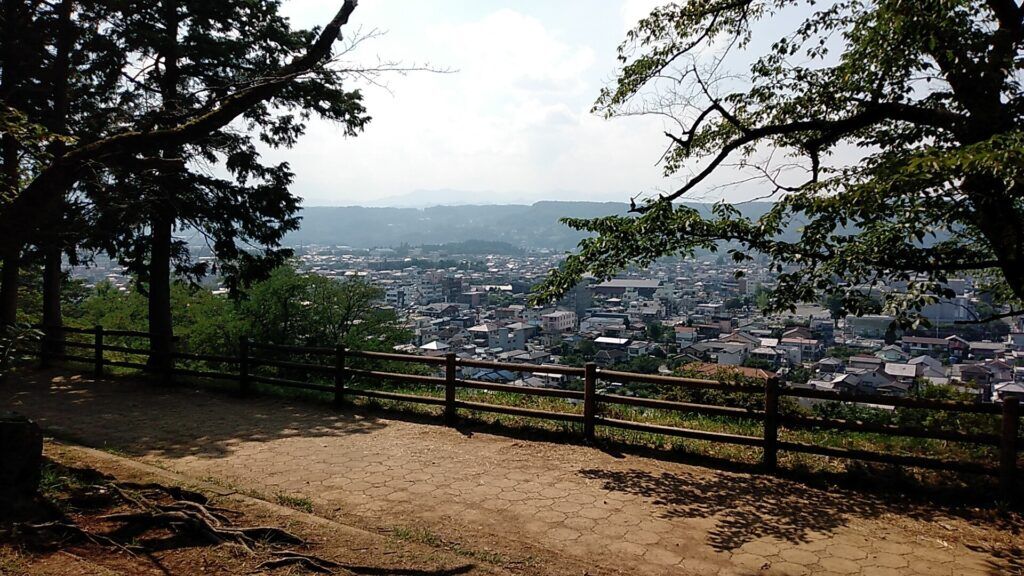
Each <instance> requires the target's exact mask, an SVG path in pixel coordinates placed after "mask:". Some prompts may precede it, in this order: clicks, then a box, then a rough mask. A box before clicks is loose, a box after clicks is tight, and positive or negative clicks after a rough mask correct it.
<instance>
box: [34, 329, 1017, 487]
mask: <svg viewBox="0 0 1024 576" xmlns="http://www.w3.org/2000/svg"><path fill="white" fill-rule="evenodd" d="M43 333H44V337H43V339H42V343H41V344H42V345H41V346H40V350H39V351H38V354H39V356H40V357H41V359H42V361H43V363H44V365H45V364H47V363H48V362H50V361H52V360H69V361H74V362H86V363H91V364H93V367H94V370H95V373H96V375H97V376H99V375H102V374H103V373H104V370H105V367H106V366H116V367H125V368H134V369H139V370H147V371H151V372H152V371H154V370H155V369H154V368H153V367H152V366H153V364H152V363H151V362H149V355H150V349H149V348H148V347H146V348H137V347H133V346H128V345H124V344H117V345H114V344H109V343H106V342H105V341H104V338H105V337H111V338H138V339H143V340H147V344H148V343H149V342H148V341H149V340H151V339H153V338H154V336H155V335H153V334H149V333H147V332H136V331H132V330H107V329H104V328H103V327H101V326H96V327H95V328H75V327H57V328H52V327H46V328H43ZM82 336H92V341H91V342H83V341H81V340H73V339H70V338H69V337H71V338H73V337H82ZM172 342H176V339H172ZM67 349H75V350H88V351H91V352H92V355H91V356H85V355H78V354H68V353H67ZM105 352H108V353H109V352H114V353H117V354H120V355H121V356H120V357H119V358H117V359H115V358H108V357H106V356H105V354H104V353H105ZM282 354H284V355H289V356H287V357H288V358H289V359H282V358H281V357H280V356H281V355H282ZM295 356H301V357H303V359H305V360H306V361H302V362H299V361H296V360H295V359H294V357H295ZM139 357H143V358H145V360H144V361H137V360H139ZM313 361H315V363H314V362H313ZM381 362H386V363H391V364H390V365H389V366H386V367H385V368H386V369H381V368H380V367H378V366H377V365H378V364H379V363H381ZM196 363H203V364H205V366H204V367H203V368H204V369H200V368H199V367H197V364H196ZM395 364H399V365H401V366H406V365H419V366H421V367H422V370H421V371H422V372H424V373H420V374H410V373H405V372H400V371H393V370H396V368H394V365H395ZM211 365H214V366H213V367H211ZM213 368H219V369H213ZM261 369H262V370H261ZM268 369H273V370H274V371H276V372H275V373H274V374H273V375H271V374H269V373H267V372H268ZM222 370H228V371H226V372H225V371H222ZM488 370H491V371H493V370H501V371H508V372H513V373H520V374H524V373H525V374H534V375H554V376H561V377H566V378H568V379H570V380H574V381H575V382H577V386H578V385H579V380H581V379H582V390H576V389H566V388H563V387H529V386H518V385H513V384H507V383H498V382H488V381H485V380H481V379H479V378H478V377H477V378H474V377H473V376H474V375H476V374H477V373H478V372H480V371H484V372H486V371H488ZM164 371H165V372H166V373H165V374H163V376H164V377H165V380H166V381H167V382H168V383H170V382H171V378H173V376H189V377H197V378H208V379H213V380H226V381H231V382H237V383H238V386H239V389H240V391H241V392H242V393H243V394H248V393H250V392H251V390H252V384H254V383H258V384H266V385H271V386H277V387H281V388H294V389H301V390H310V391H314V392H324V393H328V394H333V396H334V400H335V401H336V402H341V401H342V400H343V399H344V398H345V397H347V396H352V397H362V398H370V399H377V400H388V401H395V402H409V403H415V404H425V405H430V406H439V407H442V408H443V409H444V410H443V415H444V420H445V423H446V424H448V425H454V424H455V423H456V422H457V421H458V416H459V415H458V411H459V410H463V411H468V412H482V413H496V414H506V415H512V416H520V417H524V418H537V419H543V420H553V421H560V422H565V423H571V424H580V425H582V430H583V435H584V437H585V438H586V439H587V440H588V441H592V440H594V439H595V429H596V426H603V427H606V428H613V429H620V430H628V431H633V432H641V433H647V434H654V435H660V436H671V437H679V438H686V439H691V440H700V441H706V442H717V443H727V444H737V445H742V446H751V447H755V448H758V449H760V450H761V451H762V464H763V466H764V468H765V469H766V470H767V471H769V472H770V471H774V470H775V468H776V466H777V458H778V453H779V452H780V451H782V452H795V453H803V454H812V455H816V456H824V457H829V458H841V459H850V460H862V461H867V462H877V463H883V464H893V465H899V466H912V467H919V468H925V469H932V470H949V471H955V472H963V473H970V474H982V475H990V476H997V477H998V478H999V481H1000V486H1001V490H1002V492H1003V494H1004V496H1005V497H1007V498H1012V497H1013V496H1014V492H1015V485H1016V482H1017V474H1018V470H1017V458H1018V452H1020V451H1022V450H1024V446H1022V445H1021V444H1024V443H1021V442H1019V440H1018V436H1019V433H1020V405H1019V401H1018V400H1017V399H1016V398H1007V399H1005V400H1004V401H1003V402H1002V403H1001V405H997V404H991V403H981V402H954V401H948V400H934V399H925V398H906V397H891V396H871V395H865V394H853V393H841V392H831V391H824V390H811V389H804V388H784V387H781V386H780V383H779V381H778V380H777V379H774V378H772V379H767V380H766V381H765V385H764V386H751V385H741V384H735V383H729V382H723V381H720V380H714V379H702V378H681V377H676V376H663V375H652V374H635V373H632V372H621V371H616V370H607V369H603V368H599V367H597V366H596V365H595V364H593V363H590V364H587V365H586V366H585V367H575V366H563V365H545V364H518V363H513V362H497V361H491V360H477V359H466V358H459V357H457V356H456V355H455V354H446V355H444V356H417V355H411V354H397V353H393V352H372V351H357V350H347V349H344V348H342V347H341V346H336V347H305V346H293V345H280V344H270V343H257V342H250V341H248V340H247V339H245V338H242V339H240V340H239V342H238V346H237V352H236V353H235V354H234V355H230V354H199V353H192V352H184V351H180V350H176V349H174V350H172V352H171V354H170V362H169V364H168V365H167V366H166V368H165V369H164ZM310 375H320V376H322V377H326V378H327V379H328V380H332V381H331V382H330V383H318V382H310V381H309V376H310ZM382 381H383V382H397V383H405V384H411V385H415V386H416V387H417V388H414V390H423V391H424V392H427V394H419V393H417V394H410V393H404V392H403V393H399V392H392V391H386V390H376V389H369V388H366V387H365V385H366V383H367V382H382ZM599 382H601V383H604V384H608V385H609V386H606V387H604V388H602V389H600V390H599V389H598V383H599ZM628 383H642V384H652V385H656V386H664V387H666V388H667V389H672V388H682V389H689V390H705V391H717V392H721V393H725V394H727V395H728V394H738V395H740V396H743V397H746V398H748V399H749V398H752V397H751V396H750V395H758V396H760V397H761V399H760V400H756V406H757V407H756V408H738V407H734V406H724V405H719V404H698V403H692V402H681V401H675V400H663V399H655V398H642V397H637V396H631V395H625V394H617V393H616V388H615V385H619V386H621V385H622V384H628ZM419 387H423V388H419ZM459 389H463V390H473V391H483V392H490V393H496V394H513V395H521V396H528V397H537V398H558V399H562V400H565V401H566V402H567V403H569V404H567V406H569V405H573V404H574V405H575V406H576V411H564V412H562V411H553V410H543V409H538V408H526V407H520V406H509V405H503V404H492V403H484V402H477V401H468V400H463V399H459V398H458V395H457V391H458V390H459ZM430 391H434V392H435V393H437V394H438V395H437V396H432V395H429V392H430ZM442 392H443V393H442ZM782 398H796V399H809V400H817V401H823V402H840V403H855V404H866V405H875V406H887V407H893V408H905V409H909V410H924V411H929V412H933V413H934V412H940V411H941V412H949V413H963V414H987V415H994V416H999V417H1000V430H999V433H998V434H995V433H968V432H963V431H961V430H951V429H948V428H944V429H941V428H934V427H918V426H903V425H892V424H880V423H874V422H863V421H857V420H843V419H836V418H823V417H818V416H806V415H801V414H791V413H783V412H782V411H781V410H780V407H779V401H780V399H782ZM748 404H749V403H748ZM616 406H618V407H629V408H640V409H644V410H661V411H666V412H670V413H678V414H698V415H705V416H716V417H728V418H737V419H743V420H747V421H752V422H756V423H759V424H760V426H761V430H762V434H761V435H760V436H751V435H739V434H729V433H724V432H712V431H707V430H694V429H687V428H681V427H674V426H664V425H659V424H652V423H648V422H638V421H634V420H625V419H621V418H615V417H611V416H609V415H608V414H607V413H606V412H608V411H609V409H613V408H614V407H616ZM580 408H582V409H581V410H580ZM780 428H785V429H794V430H797V429H822V430H841V431H848V432H858V433H870V434H880V435H885V436H892V437H906V438H920V439H929V440H939V441H946V442H962V443H969V444H974V445H980V446H989V447H995V448H997V449H998V451H999V462H998V463H997V465H995V466H992V465H988V464H984V463H978V462H962V461H949V460H942V459H939V458H934V457H929V456H920V455H904V454H891V453H883V452H874V451H869V450H861V449H852V448H837V447H832V446H821V445H817V444H807V443H801V442H791V441H782V440H779V438H778V434H779V429H780Z"/></svg>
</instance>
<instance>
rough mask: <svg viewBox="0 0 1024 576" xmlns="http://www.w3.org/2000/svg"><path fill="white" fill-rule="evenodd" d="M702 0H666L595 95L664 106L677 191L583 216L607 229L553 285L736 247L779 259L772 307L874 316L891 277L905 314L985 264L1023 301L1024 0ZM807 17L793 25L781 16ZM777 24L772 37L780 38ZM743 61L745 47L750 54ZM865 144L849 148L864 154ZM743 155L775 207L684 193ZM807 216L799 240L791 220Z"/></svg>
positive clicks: (576, 222) (605, 100)
mask: <svg viewBox="0 0 1024 576" xmlns="http://www.w3.org/2000/svg"><path fill="white" fill-rule="evenodd" d="M821 4H822V3H819V2H813V1H797V0H690V1H686V2H680V3H678V4H671V5H668V6H665V7H662V8H658V9H655V10H654V11H653V12H652V13H651V14H650V16H648V17H647V18H645V19H644V20H642V21H641V22H640V23H639V24H638V25H637V27H636V28H635V29H633V30H632V31H630V32H629V33H628V35H627V37H626V40H625V42H624V43H623V44H622V45H621V46H620V48H619V60H620V64H621V68H620V70H619V73H618V76H617V79H616V81H615V82H614V83H613V84H612V85H611V86H609V87H607V88H605V89H604V90H602V92H601V94H600V96H599V97H598V99H597V102H596V104H595V106H594V110H595V111H596V112H599V113H601V114H603V115H605V116H607V117H613V116H624V115H636V114H656V115H658V116H660V117H662V118H667V119H668V120H667V121H668V122H669V123H672V122H674V123H675V125H676V126H675V128H674V129H673V130H668V131H666V133H665V135H666V136H667V138H668V144H669V149H668V150H667V151H666V153H665V155H664V158H663V166H664V171H665V174H666V175H669V176H670V175H676V174H679V173H683V174H691V175H689V176H687V177H685V178H684V179H683V184H682V185H681V186H680V187H679V188H678V189H676V190H674V191H672V192H669V193H664V194H661V195H660V196H658V197H655V198H647V199H645V200H643V201H641V202H639V203H636V202H635V201H634V203H633V209H632V212H633V214H631V215H630V216H612V217H606V218H598V219H566V220H564V222H566V223H567V224H568V225H569V226H571V227H573V228H575V229H579V230H585V231H588V232H592V233H593V234H594V235H593V237H590V238H588V239H585V240H583V241H582V242H581V243H580V245H579V247H578V250H577V252H576V253H574V254H572V255H570V256H569V257H568V259H567V260H566V261H565V263H564V264H563V266H562V267H561V268H560V269H559V270H556V271H553V272H552V273H551V275H550V276H549V277H548V278H547V280H546V281H545V282H544V283H543V284H542V285H541V286H540V287H539V289H538V292H537V293H536V297H537V298H538V299H549V298H553V297H555V296H557V295H558V294H561V293H564V292H565V291H567V290H568V289H570V288H571V287H572V286H573V285H574V284H575V283H576V282H577V281H578V280H579V278H580V277H581V276H582V275H584V274H587V273H590V274H594V275H596V276H597V277H599V278H608V277H610V276H612V275H614V274H615V273H616V272H617V271H619V270H621V269H623V268H624V267H626V266H628V265H631V264H636V265H640V266H644V265H648V264H650V263H651V262H653V261H654V260H655V259H657V258H660V257H663V256H668V255H688V254H692V253H693V252H694V251H695V250H696V249H709V250H716V249H720V248H721V247H723V246H726V247H728V248H727V249H728V250H729V253H730V254H731V256H732V259H733V260H734V261H736V262H738V263H740V262H745V261H748V260H750V259H751V258H752V254H753V253H762V254H764V255H766V256H767V257H768V258H769V262H770V268H771V269H772V270H773V271H774V272H776V273H778V280H779V282H778V286H777V288H776V289H775V290H774V291H773V292H772V293H771V295H770V298H769V299H768V301H767V302H764V304H765V306H764V308H765V310H766V311H780V310H785V309H793V308H794V307H795V305H796V304H797V303H799V302H803V301H817V300H819V299H820V298H821V297H822V296H828V297H831V298H833V299H834V300H835V301H836V302H838V305H837V306H836V308H837V310H836V312H837V313H839V312H842V313H846V312H849V313H854V314H862V313H865V312H866V311H867V308H866V306H868V305H870V303H871V298H870V297H869V296H870V295H871V294H872V293H873V292H874V291H875V289H876V288H877V287H879V286H881V285H882V284H890V285H891V284H894V283H895V284H899V285H901V286H903V285H905V286H906V289H905V290H904V291H902V292H901V293H900V294H899V295H898V296H897V295H893V294H890V296H889V297H888V299H887V301H886V303H885V305H886V311H887V312H890V313H895V314H897V316H898V317H899V318H900V319H901V320H902V321H903V322H904V323H905V324H912V323H915V322H919V321H920V317H919V314H918V313H919V312H920V310H921V308H922V307H923V306H925V305H927V304H929V303H932V302H934V301H936V299H937V298H940V297H947V296H950V295H951V293H950V292H949V289H948V288H947V287H945V286H944V282H945V281H946V280H948V279H949V278H951V277H955V276H962V275H964V274H968V273H969V274H971V275H972V276H974V277H975V278H976V279H978V280H979V281H980V282H981V284H982V287H983V289H985V290H987V291H989V292H991V293H992V294H993V296H994V297H995V298H996V300H997V301H1002V302H1008V303H1009V304H1010V305H1011V306H1012V308H1011V309H1009V310H1004V311H1002V312H1000V313H999V314H997V316H1008V315H1012V314H1015V313H1016V311H1017V309H1018V307H1019V306H1020V305H1021V303H1022V301H1024V131H1022V128H1021V120H1022V114H1024V92H1022V89H1021V66H1022V63H1024V59H1022V57H1021V56H1022V54H1021V48H1022V42H1024V11H1022V9H1021V7H1020V6H1018V5H1017V3H1016V2H1013V1H1010V0H989V1H980V0H922V1H917V2H907V1H905V0H879V1H873V2H868V1H862V0H839V1H836V2H831V3H826V4H824V6H822V5H821ZM784 14H785V15H792V14H805V15H806V16H805V17H804V18H803V20H802V22H800V23H799V24H798V25H797V26H796V28H795V30H792V31H791V32H789V33H788V34H786V35H785V36H782V37H778V36H776V35H777V34H778V33H779V32H778V31H777V30H778V25H777V24H776V23H777V22H784V21H786V19H785V18H782V15H784ZM762 35H772V36H774V43H771V44H769V45H767V47H766V48H758V46H764V43H763V40H764V39H763V38H762V37H761V36H762ZM737 62H741V64H737ZM851 158H852V159H851ZM730 169H735V170H736V173H737V174H741V176H739V177H738V178H741V179H744V180H747V179H756V180H757V181H759V182H760V183H761V185H762V187H763V195H764V197H769V198H773V199H774V200H776V203H775V205H774V207H773V208H772V209H771V210H770V211H768V212H767V213H766V214H764V215H763V216H762V217H759V218H748V217H744V216H742V215H741V214H740V213H739V212H738V211H737V210H736V209H735V207H733V206H732V205H730V204H727V203H724V202H723V203H719V204H716V205H715V207H714V210H713V213H712V215H711V216H710V217H702V216H701V215H700V214H698V212H697V211H696V210H694V209H692V208H687V207H685V206H682V205H677V204H674V203H673V201H674V200H676V199H679V198H682V197H683V196H684V195H686V194H687V193H690V192H694V191H702V190H705V191H706V189H707V188H708V186H709V184H708V183H709V181H710V180H711V179H712V177H713V176H717V175H720V174H721V173H723V172H725V171H727V170H730ZM794 228H795V229H798V230H799V239H798V240H797V241H788V242H787V241H784V240H783V239H782V238H783V232H784V231H786V230H792V229H794Z"/></svg>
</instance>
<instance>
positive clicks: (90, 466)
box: [0, 441, 508, 576]
mask: <svg viewBox="0 0 1024 576" xmlns="http://www.w3.org/2000/svg"><path fill="white" fill-rule="evenodd" d="M46 456H47V458H48V460H49V461H50V463H49V464H48V467H49V468H50V469H51V470H53V471H55V473H56V474H60V478H59V481H61V482H63V483H65V484H66V483H70V484H72V485H77V486H81V485H85V484H89V483H91V482H93V481H97V482H111V481H112V482H117V483H119V484H142V485H145V484H153V483H156V484H160V485H162V486H167V487H179V488H183V489H187V490H190V491H195V492H197V493H199V494H202V495H203V496H205V497H207V498H209V505H210V506H215V507H216V508H217V509H224V510H229V511H231V513H230V517H231V522H232V525H238V526H272V527H278V528H282V529H284V530H287V531H288V532H289V533H292V534H294V535H297V536H299V537H301V538H303V539H304V540H305V541H306V543H305V544H301V545H295V546H286V547H283V548H282V547H277V548H280V549H282V550H296V551H299V552H300V553H302V554H306V555H310V556H314V557H318V558H322V559H324V560H328V561H331V562H334V563H337V564H338V566H337V567H335V568H333V569H332V572H334V573H338V574H361V575H363V574H365V575H390V574H395V575H398V574H408V575H422V576H447V575H456V574H467V575H484V574H490V575H498V574H507V573H508V572H507V571H505V570H504V569H503V568H502V567H500V566H494V565H489V564H487V563H485V562H481V561H480V559H478V558H469V557H466V556H465V555H463V554H460V553H456V552H451V551H448V550H445V546H444V543H443V542H437V543H434V544H435V545H434V546H429V545H425V544H421V543H419V542H415V541H410V539H411V538H413V537H414V535H408V534H404V533H401V534H387V533H371V532H366V531H363V530H358V529H355V528H352V527H350V526H346V525H343V524H339V523H336V522H333V521H331V520H328V519H325V518H323V517H320V516H315V515H313V514H309V513H307V512H304V511H302V510H296V509H295V508H293V507H290V506H289V505H287V504H290V505H291V506H299V507H301V506H302V504H301V502H298V503H296V502H289V503H287V504H285V505H282V504H277V503H274V502H267V501H265V500H261V499H258V498H253V497H251V496H246V495H244V494H239V493H236V492H232V491H226V490H224V489H222V488H220V487H217V486H215V485H211V484H207V483H204V482H197V481H195V480H191V479H188V478H185V477H182V476H179V475H175V474H171V473H168V472H166V471H164V470H160V469H158V468H154V467H151V466H147V465H144V464H139V463H137V462H133V461H131V460H128V459H125V458H121V457H118V456H114V455H110V454H107V453H103V452H99V451H95V450H90V449H86V448H82V447H77V446H73V445H65V444H60V443H55V442H53V441H48V442H47V445H46ZM69 478H70V480H69ZM47 496H48V497H49V500H50V501H52V502H55V503H57V504H58V506H59V507H60V509H61V510H63V511H64V513H65V514H66V516H67V518H68V519H70V520H71V521H73V522H74V523H75V524H76V525H77V526H79V527H81V528H82V529H84V530H86V531H87V532H89V533H90V534H95V535H97V536H98V537H100V538H103V537H105V536H115V538H114V540H115V541H116V542H118V543H120V544H123V545H124V548H119V547H117V546H116V545H113V544H109V545H108V544H107V543H106V542H102V541H101V542H90V541H88V540H86V539H83V538H70V537H65V538H47V539H46V540H47V541H46V542H45V543H39V542H36V540H38V539H37V538H32V539H31V541H30V539H28V538H26V537H25V535H24V534H19V535H18V536H19V537H15V536H12V534H11V533H10V529H11V524H10V523H8V522H0V574H3V575H4V576H22V575H25V576H27V575H31V576H44V575H45V576H79V575H97V576H100V575H103V576H108V575H119V574H124V575H149V574H152V575H154V576H156V575H161V576H168V575H182V576H184V575H193V574H279V575H289V574H310V573H316V571H315V570H310V569H308V568H306V567H303V566H283V567H279V568H265V569H261V568H260V565H261V564H262V563H263V562H265V561H267V560H272V559H274V558H275V556H272V555H270V554H269V553H268V550H269V549H270V548H269V547H268V546H263V545H260V546H256V547H254V548H253V551H252V552H249V551H247V550H245V549H244V548H242V547H240V546H235V545H231V544H217V545H213V544H211V543H209V542H206V541H204V540H202V539H199V538H194V537H188V536H181V535H178V534H175V533H173V532H170V531H168V530H152V531H148V532H146V533H145V534H144V535H142V536H140V537H134V538H118V537H116V534H117V523H114V522H110V521H106V520H104V519H103V518H102V517H103V516H104V515H107V514H111V513H116V512H123V511H124V510H125V506H124V504H123V502H118V501H117V500H116V499H115V500H106V499H103V500H102V501H100V502H95V501H93V502H88V501H85V500H86V498H85V497H83V496H82V495H81V493H79V492H78V491H76V490H75V489H70V488H68V487H67V486H66V485H65V486H59V487H57V488H54V489H51V490H49V491H47ZM94 500H95V498H94ZM36 514H37V515H45V514H46V513H45V512H37V513H36ZM42 519H43V518H36V519H35V520H37V521H38V520H42ZM20 520H25V521H32V519H29V518H21V519H20ZM457 552H459V551H457Z"/></svg>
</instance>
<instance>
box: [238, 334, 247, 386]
mask: <svg viewBox="0 0 1024 576" xmlns="http://www.w3.org/2000/svg"><path fill="white" fill-rule="evenodd" d="M238 386H239V392H241V394H242V396H246V395H248V394H249V338H247V337H246V336H242V337H241V338H239V339H238Z"/></svg>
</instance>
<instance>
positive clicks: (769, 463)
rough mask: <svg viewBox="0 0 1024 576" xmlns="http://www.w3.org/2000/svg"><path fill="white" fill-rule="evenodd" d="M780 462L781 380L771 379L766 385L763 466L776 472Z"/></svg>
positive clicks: (768, 470) (766, 469)
mask: <svg viewBox="0 0 1024 576" xmlns="http://www.w3.org/2000/svg"><path fill="white" fill-rule="evenodd" d="M778 461H779V379H778V378H774V377H773V378H769V379H768V380H767V382H765V385H764V454H763V457H762V460H761V465H762V466H763V467H764V469H765V471H767V472H775V469H776V467H777V466H778Z"/></svg>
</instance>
